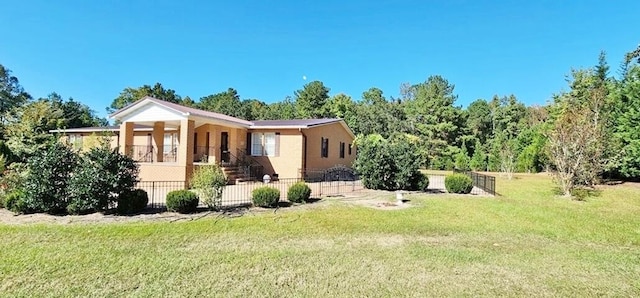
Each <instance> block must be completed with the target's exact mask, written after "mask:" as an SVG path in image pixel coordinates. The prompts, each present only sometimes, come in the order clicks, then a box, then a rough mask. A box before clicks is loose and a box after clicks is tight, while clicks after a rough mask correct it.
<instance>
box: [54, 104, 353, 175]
mask: <svg viewBox="0 0 640 298" xmlns="http://www.w3.org/2000/svg"><path fill="white" fill-rule="evenodd" d="M110 118H111V119H115V120H116V121H117V122H118V123H120V125H119V126H110V127H86V128H73V129H65V130H56V131H52V132H58V133H64V134H65V137H66V138H68V140H69V141H70V142H71V143H72V144H74V145H75V146H79V147H83V148H88V147H91V146H95V144H97V141H96V136H97V135H106V136H107V137H108V138H109V140H110V143H111V146H112V148H116V147H117V148H119V150H120V152H121V153H124V154H127V155H129V156H131V157H132V158H133V159H134V160H136V161H138V162H139V165H140V179H141V180H142V181H188V180H189V178H190V176H191V174H192V173H193V169H194V167H197V166H198V165H200V164H203V163H218V164H221V165H222V166H223V167H225V168H226V172H227V173H228V174H229V175H233V176H236V175H237V176H245V177H246V176H253V177H257V178H259V177H262V174H263V173H264V174H269V175H272V176H273V175H274V174H275V176H276V177H279V178H304V177H305V173H307V172H308V171H311V170H314V171H317V170H324V169H329V168H332V167H335V166H338V165H344V166H347V167H350V166H351V164H352V163H353V161H354V160H355V149H354V148H353V140H354V138H355V136H354V134H353V132H352V131H351V129H349V127H348V126H347V125H346V123H345V122H344V121H343V120H341V119H298V120H260V121H246V120H243V119H239V118H235V117H231V116H228V115H223V114H219V113H214V112H209V111H204V110H200V109H195V108H191V107H186V106H182V105H179V104H175V103H171V102H167V101H163V100H159V99H156V98H152V97H144V98H142V99H140V100H138V101H136V102H134V103H132V104H130V105H128V106H127V107H125V108H123V109H120V110H118V111H116V112H115V113H113V114H111V115H110Z"/></svg>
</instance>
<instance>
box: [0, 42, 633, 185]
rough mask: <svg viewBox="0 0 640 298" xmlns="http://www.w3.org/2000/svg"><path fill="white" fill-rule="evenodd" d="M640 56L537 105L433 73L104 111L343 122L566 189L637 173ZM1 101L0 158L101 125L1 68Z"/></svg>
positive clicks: (603, 67) (427, 155)
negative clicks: (468, 90)
mask: <svg viewBox="0 0 640 298" xmlns="http://www.w3.org/2000/svg"><path fill="white" fill-rule="evenodd" d="M639 56H640V47H639V49H637V50H634V51H631V52H629V53H628V54H627V55H626V56H625V59H624V63H623V64H622V65H621V66H620V69H619V71H617V73H616V75H612V74H611V71H610V69H609V66H608V64H607V61H606V57H605V55H604V53H602V54H601V55H600V57H599V59H598V61H597V63H595V65H594V66H593V67H589V68H585V69H575V70H571V73H570V75H569V76H568V77H567V83H568V90H567V91H561V92H559V93H557V94H554V95H553V99H552V100H551V101H550V102H548V103H546V104H545V105H530V106H527V105H525V104H524V103H523V102H521V101H520V100H519V99H518V98H517V97H516V96H515V95H513V94H507V95H495V96H493V97H492V98H489V99H477V100H475V101H473V102H471V103H470V104H469V105H468V106H467V107H465V108H463V107H462V106H460V105H458V104H457V100H458V96H457V95H456V93H455V86H454V84H452V83H450V82H449V81H448V80H447V79H446V78H444V77H442V76H439V75H432V76H429V77H428V78H427V79H426V80H425V81H424V82H420V83H417V84H409V83H406V84H402V85H401V86H400V90H401V92H400V95H399V96H398V97H390V96H386V95H385V94H384V93H383V91H382V90H380V89H378V88H375V87H372V88H370V89H369V90H366V91H364V92H363V93H362V94H361V95H360V96H359V97H358V98H353V97H351V96H350V95H348V94H343V93H339V94H334V95H330V88H329V87H327V86H325V85H324V84H323V82H321V81H312V82H309V83H307V84H305V85H304V86H303V87H302V88H301V89H299V90H296V91H294V92H293V95H292V96H288V97H286V98H285V99H284V100H282V101H279V102H274V103H269V104H268V103H265V102H264V101H261V100H259V99H242V98H241V97H240V95H239V93H238V91H237V90H235V89H233V88H228V89H227V90H226V91H223V92H219V93H214V94H211V95H207V96H204V97H201V98H200V99H198V100H197V101H194V100H192V99H191V98H190V97H188V96H186V97H182V96H180V95H179V94H178V93H177V92H176V91H175V90H172V89H169V88H165V87H164V86H163V85H162V84H160V83H156V84H155V85H153V86H151V85H144V86H141V87H138V88H131V87H127V88H125V89H124V90H123V91H122V92H121V93H120V94H119V95H118V96H117V97H116V98H115V99H113V101H112V103H111V105H110V106H109V107H107V111H109V112H113V111H115V110H117V109H120V108H122V107H125V106H126V105H128V104H130V103H132V102H134V101H136V100H138V99H140V98H142V97H144V96H152V97H155V98H159V99H162V100H166V101H170V102H174V103H179V104H183V105H187V106H192V107H197V108H200V109H203V110H208V111H214V112H218V113H223V114H227V115H230V116H234V117H238V118H242V119H246V120H257V119H265V120H268V119H294V118H342V119H344V120H345V121H346V122H347V124H348V125H349V127H350V128H351V129H352V130H353V131H354V133H355V134H356V135H358V136H359V138H358V139H360V140H362V139H365V138H364V137H365V136H369V135H379V136H381V137H382V138H385V139H393V138H395V137H397V136H398V135H401V136H403V137H406V138H409V139H410V140H411V143H412V144H415V146H414V147H413V148H414V149H413V150H415V151H416V153H417V156H418V157H419V162H420V164H421V166H422V167H424V168H430V169H442V170H451V169H459V170H477V171H494V172H502V173H504V174H506V175H511V174H512V173H514V172H530V173H533V172H540V171H553V172H555V173H557V178H558V180H559V181H564V183H560V184H559V185H561V187H562V188H563V191H564V190H565V189H567V191H566V192H568V189H572V188H573V187H575V186H579V185H593V184H594V183H598V182H599V180H600V179H602V178H606V177H616V178H625V179H637V178H639V177H640V130H638V129H637V128H638V127H640V66H639V65H640V64H639V63H640V61H638V57H639ZM0 99H1V102H0V125H1V126H0V137H1V138H2V140H3V141H4V142H5V143H6V145H7V146H8V147H9V149H10V150H9V151H10V152H3V154H5V155H13V156H18V157H24V156H28V155H29V154H30V153H32V152H33V151H34V150H37V149H38V144H42V138H47V136H46V132H47V131H48V130H49V129H56V128H65V127H66V128H72V127H82V126H99V125H105V124H106V123H107V121H106V120H105V119H100V118H98V117H96V115H95V113H94V112H93V111H91V110H90V109H89V108H88V107H87V106H86V105H84V104H81V103H79V102H77V101H75V100H73V99H72V98H69V99H68V100H63V99H62V97H61V96H60V95H58V94H56V93H52V94H51V95H50V96H49V97H47V98H40V99H37V100H33V99H32V98H31V96H30V95H29V94H28V93H27V92H26V91H24V90H23V88H22V87H21V86H20V84H19V81H18V79H17V78H16V77H14V76H12V74H11V71H10V70H8V69H6V68H4V67H3V66H2V65H0ZM5 151H6V150H5ZM566 192H565V193H566Z"/></svg>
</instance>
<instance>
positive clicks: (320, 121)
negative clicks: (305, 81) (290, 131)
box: [250, 119, 341, 128]
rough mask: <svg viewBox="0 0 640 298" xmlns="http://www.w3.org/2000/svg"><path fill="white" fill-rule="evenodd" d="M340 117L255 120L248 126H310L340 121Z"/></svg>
mask: <svg viewBox="0 0 640 298" xmlns="http://www.w3.org/2000/svg"><path fill="white" fill-rule="evenodd" d="M340 121H341V120H340V119H293V120H255V121H253V125H251V127H250V128H268V127H277V128H282V127H291V128H310V127H314V126H319V125H327V124H331V123H336V122H340Z"/></svg>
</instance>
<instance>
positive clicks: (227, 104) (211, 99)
mask: <svg viewBox="0 0 640 298" xmlns="http://www.w3.org/2000/svg"><path fill="white" fill-rule="evenodd" d="M197 106H198V108H200V109H202V110H207V111H211V112H216V113H220V114H225V115H229V116H233V117H238V118H245V117H244V116H245V115H243V109H242V103H241V102H240V96H239V95H238V91H236V90H235V89H233V88H229V89H227V91H225V92H220V93H216V94H212V95H208V96H205V97H202V98H200V101H199V102H198V104H197Z"/></svg>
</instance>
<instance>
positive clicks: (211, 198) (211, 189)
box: [191, 164, 227, 209]
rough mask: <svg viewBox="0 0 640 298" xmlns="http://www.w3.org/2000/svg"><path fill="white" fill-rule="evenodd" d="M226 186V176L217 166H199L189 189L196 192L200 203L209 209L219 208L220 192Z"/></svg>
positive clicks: (220, 201)
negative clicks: (200, 200)
mask: <svg viewBox="0 0 640 298" xmlns="http://www.w3.org/2000/svg"><path fill="white" fill-rule="evenodd" d="M226 185H227V176H225V174H224V172H223V171H222V169H221V168H220V167H219V166H218V165H217V164H208V165H202V166H199V167H198V168H196V170H195V171H194V172H193V177H192V178H191V187H192V188H194V189H195V190H196V191H197V192H198V195H199V196H200V199H202V202H203V203H205V204H206V205H207V206H208V207H209V208H210V209H218V208H220V206H221V205H222V191H223V190H224V187H225V186H226Z"/></svg>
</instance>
